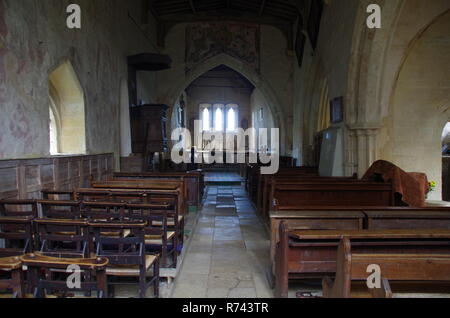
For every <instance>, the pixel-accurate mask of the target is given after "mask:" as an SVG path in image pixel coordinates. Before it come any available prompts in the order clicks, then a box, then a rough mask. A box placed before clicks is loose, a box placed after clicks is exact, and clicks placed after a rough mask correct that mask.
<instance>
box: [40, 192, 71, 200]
mask: <svg viewBox="0 0 450 318" xmlns="http://www.w3.org/2000/svg"><path fill="white" fill-rule="evenodd" d="M41 193H42V199H43V200H55V201H74V200H75V193H74V192H73V191H65V190H48V189H45V190H42V191H41Z"/></svg>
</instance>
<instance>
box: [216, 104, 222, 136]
mask: <svg viewBox="0 0 450 318" xmlns="http://www.w3.org/2000/svg"><path fill="white" fill-rule="evenodd" d="M223 119H224V118H223V111H222V108H220V107H218V108H216V112H215V117H214V130H215V131H223V127H224V120H223Z"/></svg>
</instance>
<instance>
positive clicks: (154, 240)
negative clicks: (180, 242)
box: [145, 232, 176, 245]
mask: <svg viewBox="0 0 450 318" xmlns="http://www.w3.org/2000/svg"><path fill="white" fill-rule="evenodd" d="M175 235H176V232H167V240H171V239H173V238H174V236H175ZM162 243H163V240H162V236H158V235H146V236H145V244H147V245H162Z"/></svg>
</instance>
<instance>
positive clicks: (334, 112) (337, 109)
mask: <svg viewBox="0 0 450 318" xmlns="http://www.w3.org/2000/svg"><path fill="white" fill-rule="evenodd" d="M330 104H331V107H330V110H331V123H333V124H338V123H341V122H343V121H344V97H342V96H341V97H337V98H335V99H333V100H332V101H331V103H330Z"/></svg>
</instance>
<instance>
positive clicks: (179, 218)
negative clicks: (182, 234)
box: [152, 215, 184, 227]
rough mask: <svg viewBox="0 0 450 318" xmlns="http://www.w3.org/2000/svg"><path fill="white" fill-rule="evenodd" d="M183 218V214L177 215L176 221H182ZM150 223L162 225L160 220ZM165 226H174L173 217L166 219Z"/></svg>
mask: <svg viewBox="0 0 450 318" xmlns="http://www.w3.org/2000/svg"><path fill="white" fill-rule="evenodd" d="M183 219H184V216H183V215H180V216H178V223H181V222H182V221H183ZM152 225H153V226H162V222H160V221H153V222H152ZM167 226H172V227H173V226H175V221H174V219H173V218H169V219H167Z"/></svg>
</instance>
